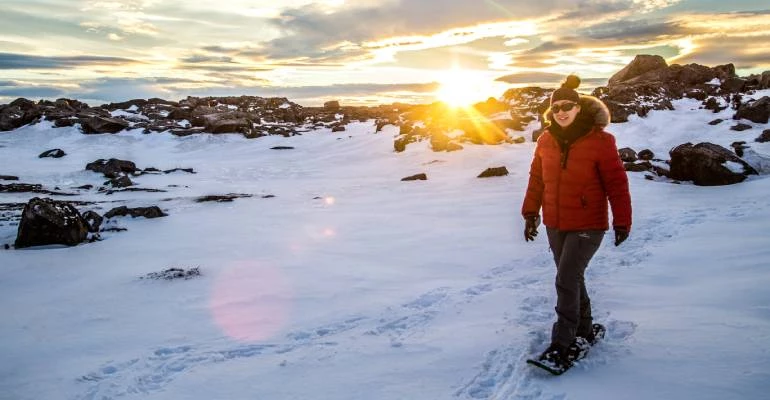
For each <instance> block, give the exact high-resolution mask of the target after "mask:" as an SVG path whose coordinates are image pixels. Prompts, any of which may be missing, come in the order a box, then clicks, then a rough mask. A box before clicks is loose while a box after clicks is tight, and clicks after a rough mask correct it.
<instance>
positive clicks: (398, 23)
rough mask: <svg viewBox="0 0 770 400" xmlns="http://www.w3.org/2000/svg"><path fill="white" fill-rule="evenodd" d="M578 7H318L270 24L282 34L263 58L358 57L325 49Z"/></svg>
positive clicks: (553, 2) (489, 0) (557, 3)
mask: <svg viewBox="0 0 770 400" xmlns="http://www.w3.org/2000/svg"><path fill="white" fill-rule="evenodd" d="M579 3H581V4H582V3H587V4H590V3H594V2H590V1H588V2H587V1H583V2H579ZM580 7H581V5H580V4H576V3H575V2H574V1H567V0H542V1H538V2H521V1H514V0H499V1H493V0H484V1H467V0H435V1H419V2H418V1H403V0H402V1H394V2H387V3H383V4H379V5H376V6H375V5H372V6H369V7H346V8H343V9H339V10H335V11H334V12H331V13H330V12H329V10H327V9H324V8H322V7H319V6H307V7H304V8H302V9H290V10H286V11H284V12H283V13H282V14H281V16H280V17H278V18H274V19H271V20H270V23H272V24H273V25H274V26H275V27H277V28H278V29H279V30H281V31H282V32H283V33H284V36H283V37H281V38H278V39H275V40H272V41H270V42H267V43H266V44H265V48H264V54H266V55H268V56H269V57H270V58H279V59H282V58H291V57H296V56H297V55H298V54H302V55H304V56H306V57H310V58H324V59H328V58H333V59H342V58H344V57H357V56H361V55H362V53H363V52H362V51H360V50H356V49H349V48H341V49H336V50H328V49H329V48H330V46H332V45H334V44H336V43H340V42H343V41H348V42H352V43H358V44H360V43H363V42H366V41H374V40H378V39H385V38H389V37H395V36H410V35H431V34H435V33H438V32H442V31H445V30H448V29H452V28H457V27H458V26H459V27H462V26H474V25H478V24H481V23H492V22H503V21H510V20H522V19H526V18H532V17H541V16H542V15H543V14H544V13H547V12H552V11H554V10H562V9H563V10H572V9H579V8H580ZM458 34H459V35H464V34H466V33H462V32H461V33H458ZM324 49H326V50H324Z"/></svg>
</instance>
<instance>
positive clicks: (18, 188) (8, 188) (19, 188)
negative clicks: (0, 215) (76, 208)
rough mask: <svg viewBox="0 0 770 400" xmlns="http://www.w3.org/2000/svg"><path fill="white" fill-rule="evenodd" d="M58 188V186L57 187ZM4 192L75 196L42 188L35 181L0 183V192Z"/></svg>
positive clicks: (74, 194)
mask: <svg viewBox="0 0 770 400" xmlns="http://www.w3.org/2000/svg"><path fill="white" fill-rule="evenodd" d="M57 189H58V188H57ZM2 192H6V193H27V192H30V193H40V194H49V195H54V196H76V193H64V192H54V191H50V190H46V189H43V185H41V184H37V183H34V184H32V183H10V184H8V185H2V184H0V193H2Z"/></svg>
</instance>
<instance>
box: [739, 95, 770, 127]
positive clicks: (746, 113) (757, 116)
mask: <svg viewBox="0 0 770 400" xmlns="http://www.w3.org/2000/svg"><path fill="white" fill-rule="evenodd" d="M742 118H745V119H747V120H749V121H752V122H756V123H760V124H766V123H768V121H770V97H768V96H764V97H762V98H761V99H759V100H754V101H751V102H748V103H746V104H744V105H742V106H741V107H740V108H739V109H738V112H737V113H735V116H734V117H733V119H742Z"/></svg>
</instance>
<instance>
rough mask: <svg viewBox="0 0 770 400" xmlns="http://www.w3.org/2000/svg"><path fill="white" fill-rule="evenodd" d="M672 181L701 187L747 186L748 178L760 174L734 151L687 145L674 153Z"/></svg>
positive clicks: (712, 146) (700, 144) (719, 147)
mask: <svg viewBox="0 0 770 400" xmlns="http://www.w3.org/2000/svg"><path fill="white" fill-rule="evenodd" d="M670 155H671V171H670V175H669V177H670V178H671V179H676V180H680V181H693V183H695V184H696V185H699V186H718V185H731V184H734V183H739V182H743V181H744V180H745V179H746V176H747V175H751V174H754V175H756V174H757V171H756V170H755V169H754V168H752V167H751V166H750V165H749V164H748V163H746V162H745V161H743V160H741V159H740V158H738V157H737V156H736V155H735V154H733V152H731V151H730V150H728V149H726V148H724V147H722V146H719V145H716V144H713V143H698V144H696V145H693V144H692V143H685V144H681V145H679V146H677V147H675V148H674V149H673V150H671V152H670Z"/></svg>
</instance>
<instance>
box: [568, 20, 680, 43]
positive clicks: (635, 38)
mask: <svg viewBox="0 0 770 400" xmlns="http://www.w3.org/2000/svg"><path fill="white" fill-rule="evenodd" d="M691 33H693V32H692V31H688V30H687V29H685V28H684V27H682V26H680V25H679V24H677V23H675V22H667V21H666V22H656V21H646V20H637V21H628V20H624V21H612V22H607V23H602V24H597V25H593V26H591V27H588V28H585V29H581V30H579V31H578V34H579V35H581V36H585V37H588V38H591V39H597V40H604V39H610V40H612V41H615V42H627V43H631V42H636V43H639V42H643V41H647V40H654V39H655V38H658V37H660V36H665V35H686V34H691Z"/></svg>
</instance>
